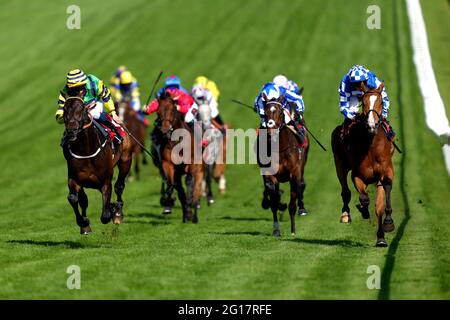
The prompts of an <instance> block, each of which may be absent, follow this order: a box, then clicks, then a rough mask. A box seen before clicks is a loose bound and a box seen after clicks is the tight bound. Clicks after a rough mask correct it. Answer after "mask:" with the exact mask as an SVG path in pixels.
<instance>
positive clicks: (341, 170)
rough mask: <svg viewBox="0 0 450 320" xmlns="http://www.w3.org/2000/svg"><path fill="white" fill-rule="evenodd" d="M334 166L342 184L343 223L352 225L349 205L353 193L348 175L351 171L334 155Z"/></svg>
mask: <svg viewBox="0 0 450 320" xmlns="http://www.w3.org/2000/svg"><path fill="white" fill-rule="evenodd" d="M334 164H335V166H336V174H337V177H338V179H339V183H340V184H341V198H342V203H343V206H342V210H341V223H350V222H351V221H352V218H351V216H350V207H349V206H348V204H349V203H350V200H351V197H352V193H351V191H350V188H349V187H348V183H347V175H348V172H349V171H350V170H349V169H347V168H346V167H345V166H344V164H343V162H342V161H341V160H340V159H339V158H338V157H337V156H336V154H335V155H334Z"/></svg>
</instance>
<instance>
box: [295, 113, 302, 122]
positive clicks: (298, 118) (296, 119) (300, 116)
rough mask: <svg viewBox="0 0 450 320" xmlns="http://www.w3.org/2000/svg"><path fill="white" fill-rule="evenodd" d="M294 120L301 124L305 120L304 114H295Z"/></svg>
mask: <svg viewBox="0 0 450 320" xmlns="http://www.w3.org/2000/svg"><path fill="white" fill-rule="evenodd" d="M294 120H295V122H297V123H300V122H301V121H302V120H303V112H297V111H296V112H295V113H294Z"/></svg>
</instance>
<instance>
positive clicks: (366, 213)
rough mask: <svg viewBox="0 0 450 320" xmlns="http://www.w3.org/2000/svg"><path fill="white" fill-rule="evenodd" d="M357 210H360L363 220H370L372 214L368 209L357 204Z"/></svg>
mask: <svg viewBox="0 0 450 320" xmlns="http://www.w3.org/2000/svg"><path fill="white" fill-rule="evenodd" d="M356 208H357V209H358V210H359V212H361V215H362V217H363V219H369V218H370V213H369V210H368V209H367V208H363V207H362V206H361V204H357V205H356Z"/></svg>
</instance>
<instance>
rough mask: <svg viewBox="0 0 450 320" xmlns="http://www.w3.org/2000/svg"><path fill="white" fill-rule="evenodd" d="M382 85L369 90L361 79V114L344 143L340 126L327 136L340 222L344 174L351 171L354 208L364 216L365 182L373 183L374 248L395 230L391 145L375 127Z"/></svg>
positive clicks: (346, 196)
mask: <svg viewBox="0 0 450 320" xmlns="http://www.w3.org/2000/svg"><path fill="white" fill-rule="evenodd" d="M383 88H384V83H382V84H381V85H380V87H379V88H377V89H372V90H370V89H368V88H367V86H366V85H365V84H364V82H363V83H362V91H363V92H364V95H363V97H362V105H363V113H362V114H360V115H359V116H357V118H356V122H355V124H353V125H352V127H351V130H350V132H349V134H348V137H347V139H346V140H345V141H347V142H344V141H342V139H341V137H340V132H341V129H342V126H338V127H336V129H334V131H333V133H332V136H331V140H332V147H333V154H334V162H335V165H336V173H337V176H338V179H339V182H340V184H341V187H342V192H341V196H342V201H343V203H344V206H343V207H342V214H341V219H340V220H341V222H342V223H349V222H351V217H350V208H349V206H348V204H349V202H350V198H351V192H350V189H349V187H348V184H347V175H348V172H349V171H352V180H353V184H354V185H355V188H356V190H357V191H358V192H359V202H360V204H359V205H358V206H357V207H358V209H359V211H360V212H361V214H362V217H363V218H364V219H368V218H369V217H370V214H369V202H370V201H369V196H368V194H367V192H366V189H367V186H368V185H369V184H376V186H377V192H376V204H375V210H376V214H377V217H378V231H377V242H376V246H377V247H386V246H387V242H386V240H385V239H384V233H385V232H391V231H393V230H394V229H395V226H394V221H393V220H392V216H391V215H392V207H391V190H392V181H393V179H394V167H393V165H392V155H393V153H394V145H393V143H392V142H391V141H389V140H388V139H387V137H386V135H385V133H384V131H383V130H382V129H380V128H379V127H380V124H381V121H382V120H381V112H382V105H383V100H382V96H381V92H382V91H383ZM385 198H386V199H385ZM383 213H385V214H386V217H385V219H384V221H382V218H383Z"/></svg>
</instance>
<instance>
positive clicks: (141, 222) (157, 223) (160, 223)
mask: <svg viewBox="0 0 450 320" xmlns="http://www.w3.org/2000/svg"><path fill="white" fill-rule="evenodd" d="M125 223H127V224H149V225H152V226H162V225H169V224H171V223H170V221H143V220H130V218H128V219H127V221H126V222H125Z"/></svg>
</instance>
